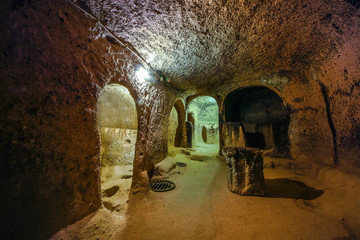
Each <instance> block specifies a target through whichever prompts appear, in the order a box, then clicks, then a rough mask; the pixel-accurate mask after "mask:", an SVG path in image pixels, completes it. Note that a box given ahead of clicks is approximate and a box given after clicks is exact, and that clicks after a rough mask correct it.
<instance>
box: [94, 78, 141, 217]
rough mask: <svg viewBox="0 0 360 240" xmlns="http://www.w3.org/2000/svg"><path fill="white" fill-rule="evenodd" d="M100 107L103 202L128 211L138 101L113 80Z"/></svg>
mask: <svg viewBox="0 0 360 240" xmlns="http://www.w3.org/2000/svg"><path fill="white" fill-rule="evenodd" d="M97 107H98V116H97V117H98V125H99V130H100V137H101V189H102V200H103V204H104V206H105V207H106V208H107V209H109V210H110V211H112V212H115V213H124V212H125V211H126V209H127V201H128V199H129V191H130V187H131V180H132V171H133V161H134V157H135V144H136V137H137V129H138V123H137V112H136V105H135V102H134V99H133V98H132V96H131V95H130V93H129V91H128V89H127V88H125V87H123V86H121V85H118V84H111V85H107V86H105V87H104V89H103V90H102V91H101V93H100V96H99V100H98V105H97Z"/></svg>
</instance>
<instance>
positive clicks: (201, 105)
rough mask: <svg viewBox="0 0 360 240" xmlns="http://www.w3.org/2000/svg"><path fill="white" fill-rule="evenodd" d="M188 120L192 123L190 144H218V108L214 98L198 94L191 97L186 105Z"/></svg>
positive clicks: (215, 145)
mask: <svg viewBox="0 0 360 240" xmlns="http://www.w3.org/2000/svg"><path fill="white" fill-rule="evenodd" d="M188 122H191V123H192V125H193V133H194V135H193V142H192V146H195V147H199V146H202V145H204V144H211V145H214V147H216V148H218V145H219V108H218V105H217V102H216V100H215V99H214V98H212V97H209V96H200V97H197V98H195V99H193V100H192V101H191V102H190V104H189V107H188Z"/></svg>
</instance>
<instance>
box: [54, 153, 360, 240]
mask: <svg viewBox="0 0 360 240" xmlns="http://www.w3.org/2000/svg"><path fill="white" fill-rule="evenodd" d="M216 153H217V148H216V147H214V146H201V147H199V148H197V150H196V151H193V152H191V155H190V156H185V155H184V154H178V155H176V156H175V157H174V160H175V161H178V162H183V163H186V164H187V166H186V167H177V168H175V169H174V170H173V173H174V172H175V174H169V175H168V176H164V177H165V178H169V179H170V180H172V181H174V182H175V183H176V188H175V189H174V190H172V191H169V192H161V193H157V192H152V191H148V192H145V193H137V194H135V195H132V196H130V201H129V204H128V209H127V213H126V214H124V215H122V216H119V215H115V214H111V213H110V212H109V211H108V210H107V209H105V208H102V209H100V210H98V211H97V212H96V213H94V214H92V215H90V216H88V217H86V218H84V219H83V220H81V221H79V222H77V223H75V224H73V225H71V226H68V227H67V228H65V229H62V230H61V231H60V232H58V233H57V234H56V235H54V236H53V237H52V239H56V240H58V239H131V240H135V239H147V240H151V239H157V240H159V239H314V240H315V239H317V240H319V239H333V240H336V239H337V240H340V239H342V240H350V239H360V217H359V216H360V198H359V197H358V196H359V195H360V194H359V191H358V190H359V187H357V185H356V184H357V183H358V182H357V180H354V179H355V178H351V177H350V178H349V177H347V176H348V175H341V174H339V173H338V171H335V170H332V169H330V170H329V169H328V170H323V168H320V167H317V168H316V169H314V166H306V165H304V166H301V164H296V162H295V160H287V159H270V158H266V159H265V160H264V161H265V162H264V165H265V166H268V168H265V170H264V175H265V178H266V186H267V188H266V195H265V196H263V197H250V196H240V195H236V194H234V193H232V192H230V191H229V190H228V188H227V182H226V181H227V180H226V166H225V162H224V160H223V159H222V158H220V157H215V155H216ZM272 162H273V163H274V164H272ZM324 169H326V168H324ZM314 172H315V173H314ZM315 176H317V177H315ZM326 178H330V179H332V180H333V182H331V181H330V182H331V183H333V184H332V185H331V184H330V185H329V184H328V182H329V180H327V179H326ZM346 179H350V180H346ZM325 180H327V181H325ZM339 181H342V182H345V183H346V184H345V185H344V184H337V183H338V182H339Z"/></svg>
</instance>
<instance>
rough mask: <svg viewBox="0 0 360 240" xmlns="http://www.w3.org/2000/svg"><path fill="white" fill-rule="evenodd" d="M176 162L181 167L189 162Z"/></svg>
mask: <svg viewBox="0 0 360 240" xmlns="http://www.w3.org/2000/svg"><path fill="white" fill-rule="evenodd" d="M176 164H177V165H178V166H179V167H186V166H187V164H186V163H183V162H176Z"/></svg>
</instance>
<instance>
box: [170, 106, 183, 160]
mask: <svg viewBox="0 0 360 240" xmlns="http://www.w3.org/2000/svg"><path fill="white" fill-rule="evenodd" d="M185 132H186V128H185V107H184V104H183V102H182V101H181V100H180V99H179V100H177V101H176V102H175V104H174V106H173V108H172V109H171V112H170V117H169V125H168V152H169V154H170V155H171V153H172V152H173V150H174V147H185V146H186V137H185Z"/></svg>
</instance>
